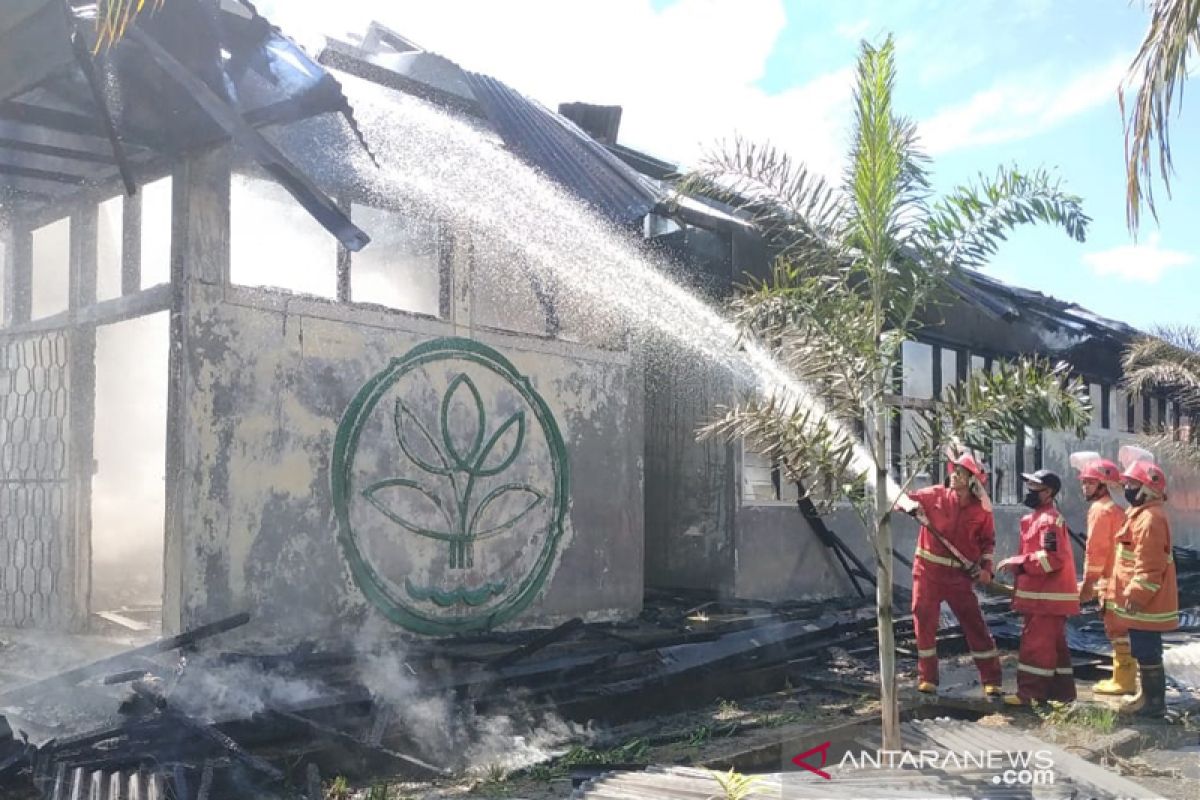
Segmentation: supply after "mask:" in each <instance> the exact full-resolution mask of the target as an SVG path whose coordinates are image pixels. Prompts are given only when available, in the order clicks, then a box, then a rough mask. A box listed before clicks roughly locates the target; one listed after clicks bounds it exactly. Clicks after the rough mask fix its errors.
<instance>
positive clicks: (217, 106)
mask: <svg viewBox="0 0 1200 800" xmlns="http://www.w3.org/2000/svg"><path fill="white" fill-rule="evenodd" d="M128 36H129V38H130V39H132V40H133V41H136V42H137V43H139V44H140V45H142V46H143V47H144V48H145V49H146V52H147V53H148V54H149V55H150V57H151V58H152V59H153V60H154V63H156V64H158V66H160V67H161V68H162V69H163V71H164V72H166V73H167V74H168V75H169V76H171V78H172V80H174V81H175V82H176V83H178V84H179V85H180V87H182V88H183V89H184V90H185V91H187V92H188V94H189V95H190V96H191V97H192V99H193V100H195V101H196V102H197V103H198V104H199V105H200V107H201V108H203V109H204V111H205V113H207V114H208V115H209V116H210V117H211V118H212V120H213V121H214V122H216V123H217V124H218V125H220V126H221V128H222V129H223V130H224V131H225V132H226V133H227V134H229V135H230V136H231V137H233V139H234V141H236V142H237V143H238V144H240V145H241V146H243V147H245V148H246V149H247V150H248V151H249V152H250V153H252V154H253V155H254V158H255V160H256V161H258V163H259V164H260V165H261V166H262V167H263V168H264V169H265V170H267V172H269V173H270V174H271V176H272V177H273V178H275V180H277V181H278V182H279V184H280V185H281V186H283V188H284V189H286V190H287V191H288V193H289V194H290V195H292V197H293V198H295V200H296V202H298V203H299V204H300V205H302V206H303V207H304V209H305V210H306V211H308V213H309V214H311V215H312V216H313V218H314V219H316V220H317V222H319V223H320V224H321V226H322V227H324V228H325V229H326V230H327V231H329V232H330V233H332V234H333V235H334V236H335V237H336V238H337V239H338V241H340V242H341V243H342V245H343V246H344V247H345V248H346V249H348V250H351V251H354V252H357V251H359V250H361V249H362V248H363V247H365V246H366V245H367V243H368V242H370V241H371V237H369V236H367V234H365V233H364V232H363V231H362V230H360V229H359V228H358V226H357V225H355V224H354V223H353V222H351V220H350V218H349V217H347V216H346V215H345V214H344V213H343V212H342V210H341V209H340V208H338V206H337V203H336V202H334V201H333V200H332V199H330V198H329V197H328V196H327V195H326V194H325V193H324V192H322V191H321V190H320V189H319V188H317V186H316V185H315V184H314V183H313V182H312V181H311V180H310V179H309V178H308V177H307V176H306V175H305V174H304V172H303V171H301V170H300V168H299V167H297V166H296V165H295V164H293V163H292V162H291V161H290V160H289V159H288V158H287V156H285V155H284V154H283V152H282V151H280V150H279V148H277V147H276V146H275V145H274V144H272V143H271V142H270V141H269V140H268V139H267V138H266V137H264V136H263V135H262V134H261V133H260V132H259V131H257V130H255V129H254V128H253V127H252V126H251V125H250V124H249V123H247V122H246V120H245V118H244V117H242V115H241V113H240V112H239V111H238V110H237V109H236V108H234V107H233V106H231V105H229V103H227V102H226V101H225V100H224V99H222V98H221V97H220V96H219V95H217V93H216V92H214V91H213V90H212V89H211V88H210V87H209V86H208V84H206V83H205V82H204V81H202V80H200V78H198V77H197V76H196V75H195V74H193V73H192V72H191V70H189V69H188V68H187V67H186V66H184V65H183V64H182V63H181V62H180V61H178V60H177V59H176V58H175V57H174V56H173V55H172V54H171V53H170V52H168V51H167V49H166V48H164V47H163V46H162V45H161V44H159V43H158V41H157V40H155V39H154V38H153V37H152V36H150V35H148V34H147V33H145V32H144V31H143V30H141V29H140V28H139V27H138V25H137V23H134V25H133V26H132V27H131V28H130V30H129V33H128Z"/></svg>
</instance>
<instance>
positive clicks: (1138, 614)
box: [1105, 600, 1179, 622]
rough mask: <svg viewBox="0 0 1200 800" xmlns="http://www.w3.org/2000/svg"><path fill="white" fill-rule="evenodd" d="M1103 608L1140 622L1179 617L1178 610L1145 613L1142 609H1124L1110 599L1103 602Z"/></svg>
mask: <svg viewBox="0 0 1200 800" xmlns="http://www.w3.org/2000/svg"><path fill="white" fill-rule="evenodd" d="M1105 608H1107V609H1108V610H1109V611H1111V612H1113V613H1114V614H1116V615H1117V616H1118V617H1121V618H1122V619H1132V620H1139V621H1141V622H1172V621H1177V620H1178V619H1179V612H1178V611H1164V612H1162V613H1161V614H1147V613H1146V612H1144V611H1126V610H1125V609H1123V608H1121V607H1120V606H1118V605H1117V604H1116V603H1114V602H1112V601H1111V600H1110V601H1108V603H1106V604H1105Z"/></svg>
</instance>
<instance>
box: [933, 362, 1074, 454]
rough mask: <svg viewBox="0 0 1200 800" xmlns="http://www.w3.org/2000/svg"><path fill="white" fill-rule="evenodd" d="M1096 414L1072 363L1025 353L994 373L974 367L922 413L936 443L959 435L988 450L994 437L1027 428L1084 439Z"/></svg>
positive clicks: (1004, 438) (998, 438)
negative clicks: (930, 407)
mask: <svg viewBox="0 0 1200 800" xmlns="http://www.w3.org/2000/svg"><path fill="white" fill-rule="evenodd" d="M1091 415H1092V409H1091V403H1090V401H1089V399H1088V389H1087V385H1086V384H1084V383H1083V382H1082V381H1081V380H1080V379H1079V378H1077V377H1071V368H1070V365H1069V364H1066V363H1064V362H1059V363H1051V362H1049V361H1046V360H1044V359H1038V358H1025V359H1020V360H1018V361H1012V362H1009V361H1000V362H997V366H996V368H995V370H994V371H993V372H992V373H990V374H989V373H986V372H973V373H972V374H971V375H970V377H969V378H968V379H967V380H966V381H964V382H963V383H960V384H957V385H955V386H950V387H947V388H945V389H944V390H943V393H942V398H941V399H940V400H939V401H937V402H935V403H934V405H933V408H932V409H931V410H930V411H926V412H922V415H921V416H922V417H923V418H924V420H925V423H926V428H927V430H928V431H929V444H930V445H931V446H932V447H934V448H936V447H939V446H941V445H943V444H945V443H946V442H948V441H952V440H955V439H957V440H959V441H961V442H962V443H963V444H965V445H966V446H967V447H969V448H972V449H978V450H985V449H989V448H990V443H991V442H994V441H1013V440H1015V439H1016V438H1017V437H1018V436H1019V435H1020V432H1021V431H1022V430H1023V429H1024V428H1026V427H1033V428H1046V429H1050V430H1066V431H1069V432H1071V433H1073V434H1074V435H1075V436H1078V437H1080V438H1082V437H1083V436H1084V435H1085V434H1086V433H1087V426H1088V423H1089V421H1090V420H1091Z"/></svg>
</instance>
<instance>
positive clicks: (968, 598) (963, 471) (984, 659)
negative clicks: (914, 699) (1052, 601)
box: [897, 454, 1002, 696]
mask: <svg viewBox="0 0 1200 800" xmlns="http://www.w3.org/2000/svg"><path fill="white" fill-rule="evenodd" d="M947 470H948V472H949V473H950V485H949V486H930V487H928V488H925V489H919V490H917V491H915V492H910V493H908V494H907V495H905V497H904V498H902V499H901V501H900V502H898V503H897V507H898V508H899V509H900V510H902V511H904V512H905V513H908V514H911V515H913V516H914V517H917V518H918V520H920V521H921V522H922V525H921V529H920V531H919V532H918V534H917V551H916V557H915V558H914V559H913V580H912V587H913V588H912V613H913V632H914V634H916V639H917V679H918V680H917V690H918V691H921V692H925V693H935V692H937V685H938V659H937V632H938V631H937V629H938V620H939V618H940V616H941V606H942V603H943V602H945V603H946V605H948V606H949V607H950V610H951V611H952V612H953V613H954V616H955V617H957V618H958V624H959V626H960V627H961V628H962V631H963V635H964V636H965V637H966V640H967V646H968V647H969V648H970V650H971V656H972V657H973V658H974V659H975V666H976V667H977V668H978V669H979V678H980V683H982V684H983V692H984V694H985V695H987V696H997V695H1000V694H1001V693H1002V690H1001V678H1000V654H999V652H998V651H997V650H996V643H995V641H994V640H993V639H992V634H991V632H990V631H989V630H988V628H987V623H986V622H984V620H983V612H982V611H981V610H980V608H979V599H978V598H977V597H976V596H975V591H974V588H973V586H972V582H975V583H980V584H986V583H991V581H992V553H993V551H994V550H995V543H996V529H995V523H994V522H993V519H992V513H991V509H990V503H986V502H985V500H986V498H987V493H986V491H985V490H984V488H983V483H984V481H985V480H987V474H986V473H985V472H984V470H983V467H982V466H980V464H979V462H978V461H977V460H976V459H975V458H974V457H973V456H971V455H970V454H966V455H962V456H959V457H953V456H952V457H951V458H950V463H949V464H948V465H947ZM930 527H932V528H935V529H936V530H937V535H935V534H933V533H932V532H931V531H930ZM938 536H941V537H943V538H945V539H946V541H948V542H950V544H951V545H952V546H953V547H954V548H955V549H956V550H958V551H959V555H961V556H963V557H964V559H965V560H966V561H967V562H968V563H965V564H964V563H963V562H962V561H960V560H959V559H958V558H956V557H955V555H954V554H953V553H951V552H950V551H949V550H948V549H947V548H946V547H945V546H944V545H943V544H942V543H941V542H940V541H938Z"/></svg>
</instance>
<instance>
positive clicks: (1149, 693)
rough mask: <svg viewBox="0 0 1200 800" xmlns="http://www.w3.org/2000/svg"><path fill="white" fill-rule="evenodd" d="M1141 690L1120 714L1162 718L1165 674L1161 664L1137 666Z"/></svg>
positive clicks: (1165, 707)
mask: <svg viewBox="0 0 1200 800" xmlns="http://www.w3.org/2000/svg"><path fill="white" fill-rule="evenodd" d="M1138 674H1139V677H1140V678H1141V681H1140V682H1141V688H1140V689H1139V691H1138V693H1137V694H1136V695H1135V696H1134V697H1133V699H1131V700H1127V701H1125V702H1124V703H1122V704H1121V708H1120V712H1121V713H1122V714H1130V715H1133V716H1137V717H1156V718H1157V717H1162V715H1163V714H1164V713H1166V710H1167V673H1166V672H1165V671H1164V670H1163V665H1162V664H1138Z"/></svg>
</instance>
